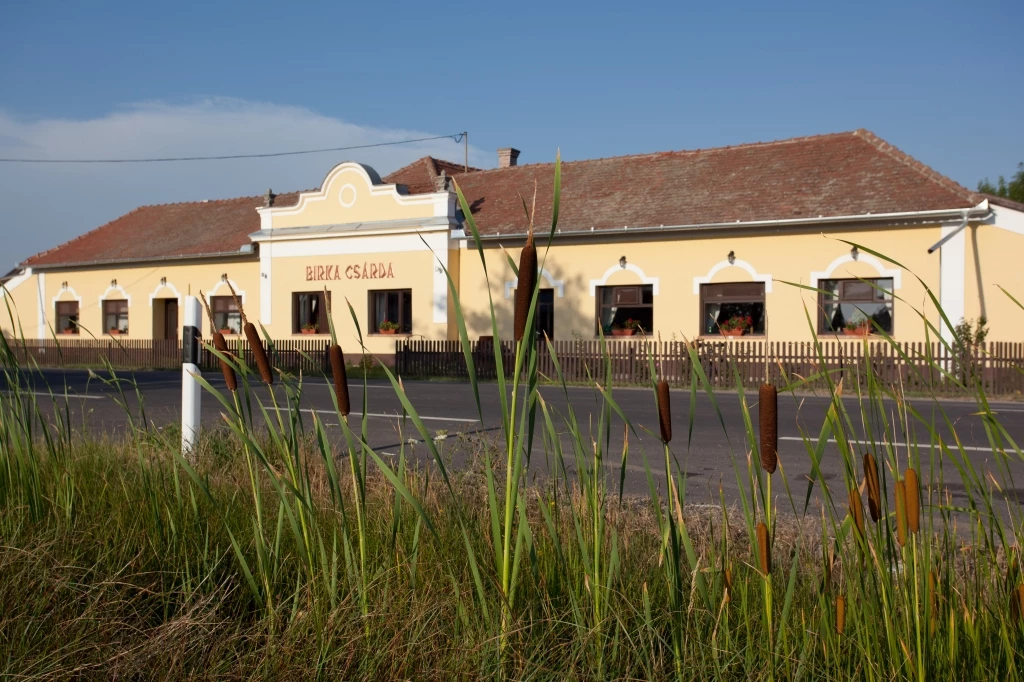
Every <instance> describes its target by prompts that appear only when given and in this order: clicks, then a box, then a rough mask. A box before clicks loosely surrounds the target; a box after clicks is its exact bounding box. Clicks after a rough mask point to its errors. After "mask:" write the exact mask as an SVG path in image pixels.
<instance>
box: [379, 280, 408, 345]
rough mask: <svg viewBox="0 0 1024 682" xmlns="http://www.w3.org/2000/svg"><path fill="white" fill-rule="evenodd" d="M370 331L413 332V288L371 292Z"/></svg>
mask: <svg viewBox="0 0 1024 682" xmlns="http://www.w3.org/2000/svg"><path fill="white" fill-rule="evenodd" d="M370 333H371V334H375V333H382V334H411V333H412V290H411V289H396V290H392V291H371V292H370Z"/></svg>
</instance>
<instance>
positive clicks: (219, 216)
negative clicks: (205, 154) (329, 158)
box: [22, 193, 298, 266]
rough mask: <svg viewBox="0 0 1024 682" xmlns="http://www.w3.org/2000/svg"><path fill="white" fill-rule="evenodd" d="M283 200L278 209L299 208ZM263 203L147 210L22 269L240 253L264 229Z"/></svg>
mask: <svg viewBox="0 0 1024 682" xmlns="http://www.w3.org/2000/svg"><path fill="white" fill-rule="evenodd" d="M297 200H298V194H297V193H294V194H281V195H278V196H277V198H276V199H275V202H274V203H275V205H276V204H289V203H295V202H296V201H297ZM262 205H263V197H259V196H257V197H241V198H239V199H219V200H211V201H193V202H187V203H179V204H160V205H156V206H141V207H139V208H137V209H135V210H134V211H132V212H130V213H126V214H125V215H123V216H121V217H120V218H117V219H116V220H112V221H111V222H109V223H107V224H106V225H102V226H100V227H97V228H96V229H94V230H91V231H89V232H86V233H85V234H83V235H81V236H78V237H75V238H74V239H72V240H71V241H68V242H65V243H63V244H61V245H59V246H56V247H54V248H52V249H50V250H48V251H43V252H42V253H37V254H36V255H34V256H32V257H31V258H28V259H27V260H26V261H25V262H24V263H22V265H30V266H45V265H69V264H72V263H91V262H96V261H121V260H125V261H136V260H139V261H142V260H147V259H154V258H173V257H188V256H202V255H208V254H214V253H216V254H223V253H227V252H237V251H238V250H239V249H240V248H242V246H244V245H246V244H251V243H252V242H251V241H250V240H249V234H250V233H252V232H255V231H256V230H259V229H260V216H259V214H258V213H256V208H257V207H259V206H262Z"/></svg>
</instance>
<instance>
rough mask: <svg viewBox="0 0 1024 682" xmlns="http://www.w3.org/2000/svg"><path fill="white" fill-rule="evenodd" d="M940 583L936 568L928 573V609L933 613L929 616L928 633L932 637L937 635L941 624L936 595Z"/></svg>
mask: <svg viewBox="0 0 1024 682" xmlns="http://www.w3.org/2000/svg"><path fill="white" fill-rule="evenodd" d="M938 582H939V573H938V571H936V570H935V569H934V568H933V569H932V570H930V571H928V608H929V609H930V611H931V613H930V614H929V615H930V617H929V619H928V620H929V623H928V632H929V634H930V635H932V636H934V635H935V628H936V626H937V625H938V622H939V599H938V595H937V594H936V588H937V586H938Z"/></svg>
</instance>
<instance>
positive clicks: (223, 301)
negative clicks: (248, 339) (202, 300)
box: [210, 296, 242, 334]
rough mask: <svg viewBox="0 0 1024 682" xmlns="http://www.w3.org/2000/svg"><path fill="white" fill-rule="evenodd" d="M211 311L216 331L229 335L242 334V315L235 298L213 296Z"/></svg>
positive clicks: (211, 298)
mask: <svg viewBox="0 0 1024 682" xmlns="http://www.w3.org/2000/svg"><path fill="white" fill-rule="evenodd" d="M210 311H211V312H213V324H214V326H215V327H216V329H215V330H214V331H219V332H222V333H227V334H241V333H242V315H241V314H240V313H239V312H238V306H237V305H236V304H235V299H234V297H233V296H211V297H210Z"/></svg>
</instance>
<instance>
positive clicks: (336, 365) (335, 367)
mask: <svg viewBox="0 0 1024 682" xmlns="http://www.w3.org/2000/svg"><path fill="white" fill-rule="evenodd" d="M331 374H332V375H333V376H334V394H335V395H336V396H338V412H340V413H341V414H342V415H347V414H348V413H349V412H351V404H350V402H349V399H348V376H346V374H345V354H344V353H342V352H341V346H339V345H338V344H336V343H334V344H331Z"/></svg>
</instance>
